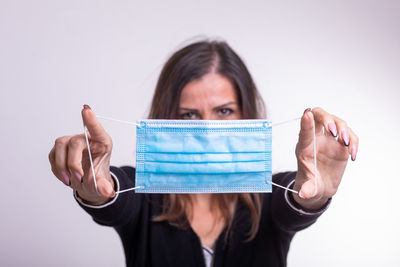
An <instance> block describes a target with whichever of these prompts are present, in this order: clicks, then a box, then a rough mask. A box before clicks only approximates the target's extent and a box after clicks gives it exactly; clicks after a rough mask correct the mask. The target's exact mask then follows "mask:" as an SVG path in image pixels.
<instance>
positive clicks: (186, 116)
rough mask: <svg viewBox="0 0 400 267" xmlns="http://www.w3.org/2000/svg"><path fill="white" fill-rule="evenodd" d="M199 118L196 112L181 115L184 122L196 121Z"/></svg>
mask: <svg viewBox="0 0 400 267" xmlns="http://www.w3.org/2000/svg"><path fill="white" fill-rule="evenodd" d="M197 118H198V116H197V114H196V113H195V112H186V113H183V114H181V119H183V120H195V119H197Z"/></svg>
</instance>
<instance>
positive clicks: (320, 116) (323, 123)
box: [312, 107, 338, 137]
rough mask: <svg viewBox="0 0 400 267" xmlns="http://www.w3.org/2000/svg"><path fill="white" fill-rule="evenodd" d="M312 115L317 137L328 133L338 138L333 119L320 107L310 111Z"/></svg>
mask: <svg viewBox="0 0 400 267" xmlns="http://www.w3.org/2000/svg"><path fill="white" fill-rule="evenodd" d="M312 113H313V114H314V119H315V124H316V127H315V128H316V129H315V132H316V134H317V135H321V134H323V133H324V132H325V134H328V132H329V133H330V135H332V136H333V137H337V136H338V130H337V128H336V124H335V117H334V116H333V115H331V114H329V113H328V112H326V111H325V110H323V109H322V108H320V107H316V108H313V109H312Z"/></svg>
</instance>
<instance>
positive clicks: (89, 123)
mask: <svg viewBox="0 0 400 267" xmlns="http://www.w3.org/2000/svg"><path fill="white" fill-rule="evenodd" d="M82 119H83V124H84V125H86V127H87V129H88V131H89V133H90V137H91V138H92V139H94V140H96V141H100V142H101V141H107V140H108V139H109V136H108V134H107V132H106V131H105V130H104V128H103V126H101V124H100V122H99V121H98V120H97V118H96V115H95V114H94V112H93V110H92V109H91V108H90V107H89V106H88V105H83V109H82Z"/></svg>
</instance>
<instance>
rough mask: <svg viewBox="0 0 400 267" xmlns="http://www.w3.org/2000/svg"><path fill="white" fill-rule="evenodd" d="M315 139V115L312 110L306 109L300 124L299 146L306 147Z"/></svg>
mask: <svg viewBox="0 0 400 267" xmlns="http://www.w3.org/2000/svg"><path fill="white" fill-rule="evenodd" d="M313 139H314V115H313V113H312V112H311V109H306V110H305V111H304V114H303V116H302V117H301V122H300V133H299V142H298V144H299V146H300V147H304V146H307V145H308V144H310V143H312V142H313Z"/></svg>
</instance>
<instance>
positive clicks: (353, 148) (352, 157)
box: [351, 146, 357, 161]
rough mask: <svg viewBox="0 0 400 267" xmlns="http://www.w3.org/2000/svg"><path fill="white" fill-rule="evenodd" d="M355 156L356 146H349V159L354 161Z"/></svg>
mask: <svg viewBox="0 0 400 267" xmlns="http://www.w3.org/2000/svg"><path fill="white" fill-rule="evenodd" d="M356 157H357V148H356V147H355V146H352V147H351V160H352V161H355V160H356Z"/></svg>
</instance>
